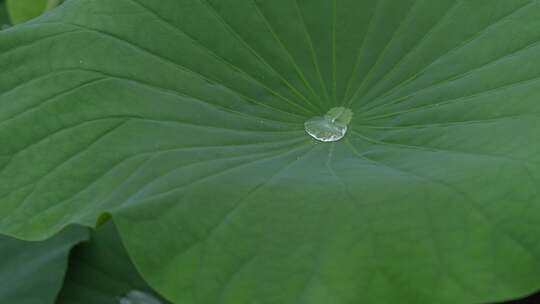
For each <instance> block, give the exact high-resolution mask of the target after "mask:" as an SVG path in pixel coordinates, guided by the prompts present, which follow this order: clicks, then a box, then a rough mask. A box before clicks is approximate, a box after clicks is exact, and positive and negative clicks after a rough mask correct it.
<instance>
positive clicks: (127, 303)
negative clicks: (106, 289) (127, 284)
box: [119, 290, 162, 304]
mask: <svg viewBox="0 0 540 304" xmlns="http://www.w3.org/2000/svg"><path fill="white" fill-rule="evenodd" d="M119 304H162V303H161V301H160V300H158V299H156V298H155V297H154V296H152V295H150V294H147V293H145V292H142V291H139V290H131V291H129V292H128V293H127V294H126V295H124V296H123V297H122V298H120V302H119Z"/></svg>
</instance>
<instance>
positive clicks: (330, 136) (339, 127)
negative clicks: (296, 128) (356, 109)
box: [304, 107, 353, 142]
mask: <svg viewBox="0 0 540 304" xmlns="http://www.w3.org/2000/svg"><path fill="white" fill-rule="evenodd" d="M352 114H353V113H352V111H351V110H349V109H347V108H344V107H338V108H333V109H330V111H328V113H326V115H324V116H322V117H321V116H317V117H313V118H311V119H309V120H307V121H306V122H305V123H304V128H305V130H306V132H307V133H308V134H309V135H310V136H311V137H313V138H315V139H316V140H318V141H322V142H333V141H338V140H340V139H342V138H343V137H344V136H345V134H346V133H347V129H348V127H347V125H348V124H349V123H350V122H351V119H352Z"/></svg>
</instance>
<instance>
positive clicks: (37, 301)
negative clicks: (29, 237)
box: [0, 227, 88, 304]
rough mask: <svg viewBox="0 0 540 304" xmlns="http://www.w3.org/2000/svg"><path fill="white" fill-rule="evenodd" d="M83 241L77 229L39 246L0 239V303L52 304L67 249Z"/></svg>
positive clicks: (37, 244) (65, 260) (66, 259)
mask: <svg viewBox="0 0 540 304" xmlns="http://www.w3.org/2000/svg"><path fill="white" fill-rule="evenodd" d="M87 238H88V233H87V230H86V229H83V228H79V227H73V228H70V229H67V230H65V231H63V232H61V233H60V234H58V235H57V236H55V237H53V238H51V239H49V240H46V241H42V242H27V241H21V240H17V239H13V238H10V237H6V236H0V282H1V283H0V303H16V304H53V303H54V301H55V298H56V296H57V295H58V292H59V291H60V289H61V287H62V282H63V280H64V276H65V273H66V268H67V264H68V263H67V262H68V256H69V252H70V250H71V248H72V247H73V246H74V245H75V244H77V243H79V242H81V241H83V240H86V239H87Z"/></svg>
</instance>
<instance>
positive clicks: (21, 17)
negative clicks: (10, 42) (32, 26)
mask: <svg viewBox="0 0 540 304" xmlns="http://www.w3.org/2000/svg"><path fill="white" fill-rule="evenodd" d="M60 3H62V0H0V28H2V29H4V28H7V27H9V26H11V25H15V24H19V23H23V22H25V21H28V20H30V19H32V18H35V17H37V16H39V15H41V14H43V13H44V12H46V11H48V10H50V9H52V8H54V7H56V6H58V5H60Z"/></svg>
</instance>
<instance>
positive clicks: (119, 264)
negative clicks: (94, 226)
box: [57, 222, 168, 304]
mask: <svg viewBox="0 0 540 304" xmlns="http://www.w3.org/2000/svg"><path fill="white" fill-rule="evenodd" d="M96 303H100V304H166V303H168V302H167V301H165V300H161V299H159V297H158V296H155V295H154V292H153V291H152V289H151V288H150V287H149V286H148V285H147V284H146V282H145V281H144V280H143V279H142V278H141V277H140V275H139V273H138V272H137V270H136V269H135V268H134V266H133V264H132V263H131V260H130V258H129V256H128V255H127V253H126V251H125V249H124V247H123V245H122V243H121V240H120V238H119V237H118V234H117V232H116V229H115V227H114V225H113V224H112V222H108V223H106V224H104V225H103V226H102V227H100V228H98V230H97V231H96V232H94V233H93V234H92V237H91V240H90V242H88V243H84V244H81V245H80V246H78V247H77V248H75V249H74V250H73V254H72V255H71V258H70V262H69V270H68V274H67V276H66V280H65V283H64V287H63V289H62V291H61V292H60V296H59V297H58V301H57V304H96Z"/></svg>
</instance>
